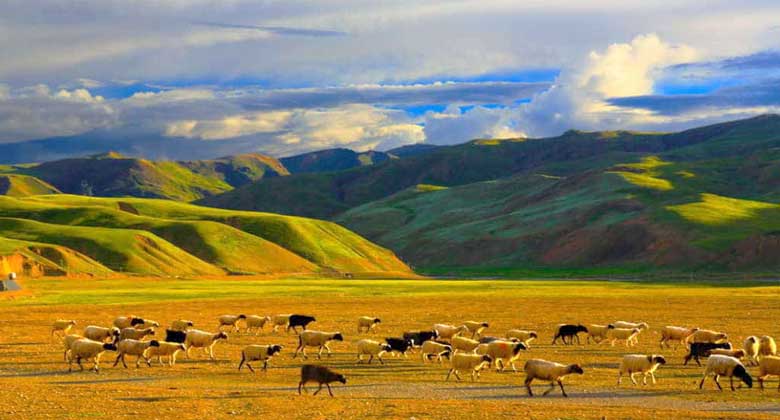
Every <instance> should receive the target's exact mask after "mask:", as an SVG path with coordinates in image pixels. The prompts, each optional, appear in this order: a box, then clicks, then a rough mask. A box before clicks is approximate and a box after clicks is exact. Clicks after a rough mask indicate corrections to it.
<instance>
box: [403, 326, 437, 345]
mask: <svg viewBox="0 0 780 420" xmlns="http://www.w3.org/2000/svg"><path fill="white" fill-rule="evenodd" d="M438 338H439V333H438V332H436V330H430V331H407V332H405V333H404V340H410V341H411V342H412V346H414V347H420V346H422V343H424V342H426V341H428V340H436V339H438Z"/></svg>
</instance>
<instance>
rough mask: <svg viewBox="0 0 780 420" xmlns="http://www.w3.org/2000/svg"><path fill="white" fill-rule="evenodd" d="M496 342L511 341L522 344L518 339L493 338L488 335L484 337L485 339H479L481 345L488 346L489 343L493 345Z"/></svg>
mask: <svg viewBox="0 0 780 420" xmlns="http://www.w3.org/2000/svg"><path fill="white" fill-rule="evenodd" d="M494 341H511V342H513V343H519V342H520V340H519V339H517V338H501V337H493V336H489V335H486V336H483V337H480V338H479V343H480V344H488V343H492V342H494ZM523 344H525V343H523Z"/></svg>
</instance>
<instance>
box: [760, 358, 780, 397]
mask: <svg viewBox="0 0 780 420" xmlns="http://www.w3.org/2000/svg"><path fill="white" fill-rule="evenodd" d="M758 366H759V368H758V384H759V385H761V390H762V391H763V390H764V380H765V379H766V378H768V377H769V376H770V375H775V376H778V377H780V357H777V356H764V357H762V358H761V361H760V362H759V363H758ZM777 390H778V391H780V382H778V384H777Z"/></svg>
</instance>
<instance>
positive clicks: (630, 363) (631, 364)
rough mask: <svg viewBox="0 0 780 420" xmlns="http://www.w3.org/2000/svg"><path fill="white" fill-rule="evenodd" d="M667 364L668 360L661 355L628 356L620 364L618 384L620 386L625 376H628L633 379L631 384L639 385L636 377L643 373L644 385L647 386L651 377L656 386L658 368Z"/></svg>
mask: <svg viewBox="0 0 780 420" xmlns="http://www.w3.org/2000/svg"><path fill="white" fill-rule="evenodd" d="M665 364H666V359H665V358H664V357H663V356H661V355H660V354H650V355H647V354H627V355H625V356H623V360H622V361H621V362H620V370H619V372H618V380H617V383H618V385H620V383H621V382H622V381H623V375H628V377H629V378H631V383H633V384H634V385H637V383H636V379H634V375H636V374H637V373H641V374H642V385H647V375H650V378H651V379H652V380H653V384H655V371H656V369H658V366H661V365H665Z"/></svg>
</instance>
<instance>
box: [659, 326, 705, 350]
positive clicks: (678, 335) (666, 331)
mask: <svg viewBox="0 0 780 420" xmlns="http://www.w3.org/2000/svg"><path fill="white" fill-rule="evenodd" d="M696 331H699V329H698V328H695V327H694V328H685V327H675V326H673V325H667V326H665V327H663V328H661V343H660V346H661V348H664V346H666V348H669V347H671V345H670V344H669V342H670V341H674V342H679V343H680V344H683V345H685V343H687V342H688V339H689V338H690V337H691V335H693V334H694V333H695V332H696Z"/></svg>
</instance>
